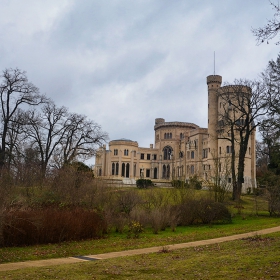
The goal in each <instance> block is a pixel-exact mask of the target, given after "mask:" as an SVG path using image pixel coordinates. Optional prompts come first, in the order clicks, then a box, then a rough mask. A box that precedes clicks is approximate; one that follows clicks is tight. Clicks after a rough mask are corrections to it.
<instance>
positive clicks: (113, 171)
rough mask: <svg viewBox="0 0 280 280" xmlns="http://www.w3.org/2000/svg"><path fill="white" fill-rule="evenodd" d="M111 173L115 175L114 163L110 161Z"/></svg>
mask: <svg viewBox="0 0 280 280" xmlns="http://www.w3.org/2000/svg"><path fill="white" fill-rule="evenodd" d="M112 175H115V163H112Z"/></svg>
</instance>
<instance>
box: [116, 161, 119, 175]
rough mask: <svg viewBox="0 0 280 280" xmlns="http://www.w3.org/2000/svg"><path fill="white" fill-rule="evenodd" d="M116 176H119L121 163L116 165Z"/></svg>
mask: <svg viewBox="0 0 280 280" xmlns="http://www.w3.org/2000/svg"><path fill="white" fill-rule="evenodd" d="M116 175H119V163H118V162H117V163H116Z"/></svg>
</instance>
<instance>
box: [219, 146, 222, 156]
mask: <svg viewBox="0 0 280 280" xmlns="http://www.w3.org/2000/svg"><path fill="white" fill-rule="evenodd" d="M219 154H220V155H221V154H222V147H219Z"/></svg>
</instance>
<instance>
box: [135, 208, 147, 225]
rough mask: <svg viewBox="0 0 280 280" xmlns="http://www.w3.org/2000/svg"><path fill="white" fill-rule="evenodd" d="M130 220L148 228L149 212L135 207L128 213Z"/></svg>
mask: <svg viewBox="0 0 280 280" xmlns="http://www.w3.org/2000/svg"><path fill="white" fill-rule="evenodd" d="M130 220H132V221H138V222H139V223H140V224H141V225H143V226H144V227H148V226H150V212H149V211H147V210H146V209H143V208H142V207H136V208H134V209H133V210H132V211H131V213H130Z"/></svg>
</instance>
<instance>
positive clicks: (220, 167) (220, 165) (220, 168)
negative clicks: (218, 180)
mask: <svg viewBox="0 0 280 280" xmlns="http://www.w3.org/2000/svg"><path fill="white" fill-rule="evenodd" d="M221 171H222V164H221V163H219V172H221Z"/></svg>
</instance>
